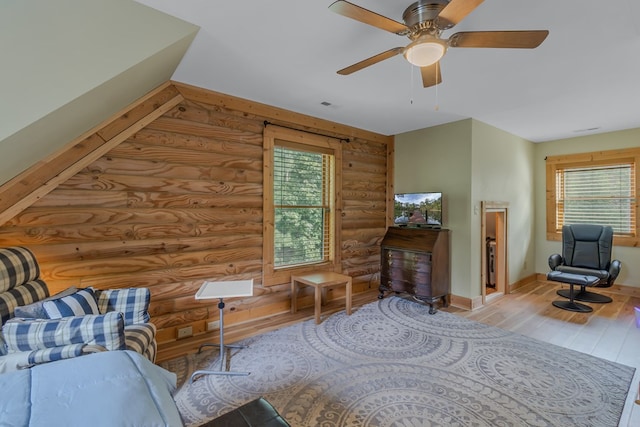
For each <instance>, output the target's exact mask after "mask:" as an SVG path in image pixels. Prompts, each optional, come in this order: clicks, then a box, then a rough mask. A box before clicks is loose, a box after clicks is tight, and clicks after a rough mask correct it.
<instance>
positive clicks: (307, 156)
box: [273, 146, 333, 267]
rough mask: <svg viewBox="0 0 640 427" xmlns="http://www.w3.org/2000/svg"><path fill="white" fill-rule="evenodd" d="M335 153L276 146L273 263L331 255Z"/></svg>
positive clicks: (280, 264) (306, 261)
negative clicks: (333, 154)
mask: <svg viewBox="0 0 640 427" xmlns="http://www.w3.org/2000/svg"><path fill="white" fill-rule="evenodd" d="M332 168H333V156H332V155H330V154H326V153H322V152H314V151H306V150H300V149H294V148H290V147H283V146H276V147H274V166H273V177H274V180H273V182H274V189H273V194H274V216H275V218H274V225H275V226H274V231H275V232H274V266H275V267H285V266H293V265H300V264H309V263H317V262H323V261H326V260H328V259H329V257H330V256H331V247H332V245H331V236H332V233H331V232H330V230H331V222H332V219H331V218H332V215H331V194H332V192H333V190H332V176H333V169H332Z"/></svg>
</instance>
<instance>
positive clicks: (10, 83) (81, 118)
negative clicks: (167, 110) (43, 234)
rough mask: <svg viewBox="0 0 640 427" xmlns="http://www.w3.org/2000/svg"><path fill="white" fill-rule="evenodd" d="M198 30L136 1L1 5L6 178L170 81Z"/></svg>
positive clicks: (0, 104) (0, 106)
mask: <svg viewBox="0 0 640 427" xmlns="http://www.w3.org/2000/svg"><path fill="white" fill-rule="evenodd" d="M197 31H198V27H197V26H196V25H193V24H191V23H188V22H185V21H183V20H180V19H178V18H175V17H173V16H169V15H167V14H164V13H162V12H159V11H157V10H155V9H152V8H149V7H147V6H144V5H142V4H139V3H136V2H134V1H132V0H92V1H86V0H55V1H51V0H21V1H3V2H0V52H1V55H2V65H1V66H0V86H1V87H0V93H2V95H1V96H0V117H1V120H0V184H1V183H4V182H6V181H8V180H10V179H11V178H13V177H15V176H17V175H18V174H19V173H20V172H22V171H24V170H25V169H27V168H29V167H30V166H32V165H34V164H37V162H39V161H41V160H42V159H43V158H46V157H47V156H50V155H52V154H53V153H54V152H56V151H58V150H59V149H60V148H62V147H63V146H64V145H65V144H67V143H69V142H70V141H72V140H74V139H75V138H77V137H78V136H79V135H81V134H83V133H84V132H87V131H88V130H90V129H91V128H93V127H94V126H97V125H98V124H99V123H101V122H103V121H104V120H106V119H108V118H109V117H110V116H112V115H113V114H115V113H116V112H118V111H120V110H121V109H123V108H125V107H126V106H127V105H129V104H130V103H132V102H133V101H134V100H137V99H138V98H140V97H142V96H143V95H144V94H146V93H148V92H150V91H151V90H152V89H154V88H155V87H157V86H159V85H160V84H162V83H164V82H166V81H168V80H169V79H170V78H171V76H172V75H173V73H174V71H175V69H176V67H177V66H178V64H179V62H180V60H181V59H182V57H183V56H184V53H185V52H186V50H187V48H188V47H189V45H190V44H191V42H192V40H193V38H194V37H195V35H196V33H197Z"/></svg>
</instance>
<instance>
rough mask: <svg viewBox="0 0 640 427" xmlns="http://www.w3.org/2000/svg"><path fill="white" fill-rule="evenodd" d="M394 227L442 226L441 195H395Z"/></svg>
mask: <svg viewBox="0 0 640 427" xmlns="http://www.w3.org/2000/svg"><path fill="white" fill-rule="evenodd" d="M393 217H394V221H393V222H394V223H395V225H407V226H411V225H416V226H420V225H423V224H424V225H432V226H440V225H442V193H403V194H396V195H395V201H394V204H393Z"/></svg>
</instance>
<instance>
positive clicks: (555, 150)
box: [534, 129, 640, 287]
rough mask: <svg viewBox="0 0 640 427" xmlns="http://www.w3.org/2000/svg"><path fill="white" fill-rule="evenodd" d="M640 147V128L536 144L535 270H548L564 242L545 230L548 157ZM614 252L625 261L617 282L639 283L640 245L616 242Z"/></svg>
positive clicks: (627, 284) (629, 284)
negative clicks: (554, 239) (550, 238)
mask: <svg viewBox="0 0 640 427" xmlns="http://www.w3.org/2000/svg"><path fill="white" fill-rule="evenodd" d="M632 147H640V129H630V130H624V131H619V132H610V133H601V134H597V135H590V136H583V137H577V138H570V139H561V140H556V141H549V142H543V143H539V144H535V147H534V148H535V151H534V152H535V177H536V185H535V187H536V192H535V218H536V220H535V222H536V225H535V230H536V234H535V236H536V237H535V240H536V243H535V247H536V257H535V259H536V261H535V262H536V271H537V272H538V273H546V272H547V271H549V266H548V264H547V262H548V259H549V255H551V254H552V253H561V251H562V249H561V245H562V244H561V242H559V241H548V240H547V231H546V216H545V215H546V212H545V207H546V194H545V193H546V183H545V179H546V178H545V161H544V159H545V157H547V156H555V155H561V154H570V153H586V152H591V151H604V150H614V149H618V148H632ZM613 256H614V257H615V258H617V259H619V260H620V261H621V262H622V270H621V272H620V276H618V279H617V280H616V284H620V285H626V286H635V287H640V263H639V262H638V261H637V260H638V259H639V258H638V257H639V256H640V249H639V248H633V247H628V246H614V248H613Z"/></svg>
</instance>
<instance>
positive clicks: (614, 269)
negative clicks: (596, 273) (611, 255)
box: [607, 259, 622, 286]
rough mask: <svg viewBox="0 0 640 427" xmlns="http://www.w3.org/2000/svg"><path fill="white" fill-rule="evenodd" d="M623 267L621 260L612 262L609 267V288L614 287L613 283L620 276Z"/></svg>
mask: <svg viewBox="0 0 640 427" xmlns="http://www.w3.org/2000/svg"><path fill="white" fill-rule="evenodd" d="M621 267H622V263H621V262H620V261H619V260H617V259H614V260H613V261H611V265H609V279H608V280H607V285H608V286H611V285H613V282H615V280H616V278H617V277H618V274H620V268H621Z"/></svg>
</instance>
